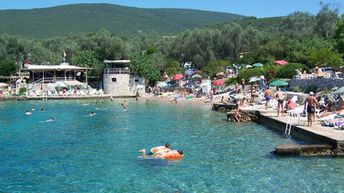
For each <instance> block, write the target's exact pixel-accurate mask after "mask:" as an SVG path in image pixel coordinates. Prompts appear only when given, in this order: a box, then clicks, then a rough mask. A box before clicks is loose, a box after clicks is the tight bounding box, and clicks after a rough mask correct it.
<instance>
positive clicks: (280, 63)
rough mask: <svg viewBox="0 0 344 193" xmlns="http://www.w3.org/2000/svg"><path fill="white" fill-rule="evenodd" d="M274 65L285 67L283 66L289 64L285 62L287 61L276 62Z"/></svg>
mask: <svg viewBox="0 0 344 193" xmlns="http://www.w3.org/2000/svg"><path fill="white" fill-rule="evenodd" d="M274 63H275V64H279V65H282V66H283V65H287V64H288V61H285V60H276V61H275V62H274Z"/></svg>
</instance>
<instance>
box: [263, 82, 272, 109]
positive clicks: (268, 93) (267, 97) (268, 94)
mask: <svg viewBox="0 0 344 193" xmlns="http://www.w3.org/2000/svg"><path fill="white" fill-rule="evenodd" d="M271 95H272V90H271V89H270V87H267V88H266V90H265V92H264V98H265V110H268V103H269V102H270V99H271Z"/></svg>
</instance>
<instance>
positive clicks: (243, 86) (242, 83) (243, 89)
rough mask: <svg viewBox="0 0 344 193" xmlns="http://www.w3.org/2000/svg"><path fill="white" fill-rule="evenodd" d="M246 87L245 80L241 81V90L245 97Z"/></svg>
mask: <svg viewBox="0 0 344 193" xmlns="http://www.w3.org/2000/svg"><path fill="white" fill-rule="evenodd" d="M245 87H246V83H245V79H242V80H241V89H242V94H243V95H245Z"/></svg>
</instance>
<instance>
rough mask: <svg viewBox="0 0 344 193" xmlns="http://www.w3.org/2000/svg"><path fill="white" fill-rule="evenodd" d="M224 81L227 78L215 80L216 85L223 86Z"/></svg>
mask: <svg viewBox="0 0 344 193" xmlns="http://www.w3.org/2000/svg"><path fill="white" fill-rule="evenodd" d="M223 83H225V79H218V80H215V81H213V85H214V86H221V85H223Z"/></svg>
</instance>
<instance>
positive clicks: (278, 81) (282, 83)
mask: <svg viewBox="0 0 344 193" xmlns="http://www.w3.org/2000/svg"><path fill="white" fill-rule="evenodd" d="M269 85H270V86H287V85H288V83H287V82H286V81H284V80H275V81H272V82H271V83H270V84H269Z"/></svg>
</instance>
